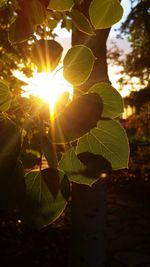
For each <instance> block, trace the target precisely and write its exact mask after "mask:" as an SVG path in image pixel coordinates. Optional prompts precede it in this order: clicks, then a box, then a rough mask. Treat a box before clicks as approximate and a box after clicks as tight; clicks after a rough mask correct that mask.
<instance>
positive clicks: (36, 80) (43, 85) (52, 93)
mask: <svg viewBox="0 0 150 267" xmlns="http://www.w3.org/2000/svg"><path fill="white" fill-rule="evenodd" d="M13 75H14V76H15V77H16V78H17V79H19V80H21V81H23V82H25V83H26V84H27V85H23V86H22V89H23V93H22V96H23V97H29V96H31V95H32V96H36V97H38V98H40V99H42V100H44V101H45V102H46V103H48V104H49V110H50V116H51V118H54V116H55V106H56V103H57V101H58V100H59V99H60V97H61V96H62V95H63V93H65V92H67V93H69V99H70V100H72V97H73V88H72V86H71V84H69V83H68V82H67V81H66V80H65V79H64V77H63V74H62V70H56V71H55V72H37V71H34V72H33V75H32V77H30V78H28V77H27V76H26V75H25V74H23V73H22V72H21V71H19V70H14V71H13Z"/></svg>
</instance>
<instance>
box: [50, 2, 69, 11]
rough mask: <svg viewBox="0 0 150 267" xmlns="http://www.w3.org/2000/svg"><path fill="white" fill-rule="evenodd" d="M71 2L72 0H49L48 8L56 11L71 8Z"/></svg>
mask: <svg viewBox="0 0 150 267" xmlns="http://www.w3.org/2000/svg"><path fill="white" fill-rule="evenodd" d="M73 4H74V1H73V0H50V3H49V5H48V8H49V9H52V10H56V11H67V10H70V9H71V8H72V6H73Z"/></svg>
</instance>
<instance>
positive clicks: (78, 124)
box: [49, 93, 103, 143]
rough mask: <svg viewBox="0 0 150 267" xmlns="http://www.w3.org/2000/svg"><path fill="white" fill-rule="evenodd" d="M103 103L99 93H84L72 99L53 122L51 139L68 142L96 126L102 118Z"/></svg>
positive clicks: (57, 141)
mask: <svg viewBox="0 0 150 267" xmlns="http://www.w3.org/2000/svg"><path fill="white" fill-rule="evenodd" d="M102 109H103V105H102V102H101V99H100V97H99V96H98V95H97V94H94V93H91V94H84V95H82V96H80V97H78V98H76V99H75V100H74V101H72V102H71V103H70V104H69V105H68V106H67V107H66V109H65V110H64V111H63V112H62V113H61V115H60V116H58V117H57V118H56V119H55V121H54V122H53V128H52V134H51V133H49V135H50V140H51V141H52V142H54V143H67V142H70V141H73V140H76V139H77V138H79V137H81V136H82V135H83V134H85V133H87V132H88V131H89V130H90V129H92V128H94V127H95V126H96V124H97V122H98V121H99V119H100V118H101V113H102Z"/></svg>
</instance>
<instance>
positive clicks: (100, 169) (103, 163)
mask: <svg viewBox="0 0 150 267" xmlns="http://www.w3.org/2000/svg"><path fill="white" fill-rule="evenodd" d="M77 157H78V158H79V160H80V161H81V162H82V163H83V164H84V165H85V166H86V169H85V170H84V171H83V172H82V174H84V175H85V176H86V177H93V178H95V179H97V178H100V177H101V175H102V174H106V173H108V172H110V171H111V170H112V167H111V164H110V163H109V161H108V160H107V159H105V158H104V157H103V156H101V155H94V154H92V153H90V152H84V153H81V154H78V155H77Z"/></svg>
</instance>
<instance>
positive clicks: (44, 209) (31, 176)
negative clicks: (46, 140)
mask: <svg viewBox="0 0 150 267" xmlns="http://www.w3.org/2000/svg"><path fill="white" fill-rule="evenodd" d="M25 182H26V194H27V195H26V201H25V207H24V216H25V218H26V219H27V220H28V222H29V223H30V224H32V225H33V226H34V227H36V228H38V229H39V228H41V227H43V226H45V225H47V224H49V223H52V222H53V221H54V220H56V219H57V218H58V217H59V216H60V214H61V213H62V212H63V210H64V209H65V206H66V201H65V199H64V198H63V196H62V194H61V192H60V191H59V193H58V194H57V197H56V199H55V200H54V198H53V196H52V194H51V192H50V190H49V188H48V185H47V184H46V182H45V181H44V179H43V177H42V176H41V173H40V172H39V171H32V172H30V173H28V174H27V175H26V176H25Z"/></svg>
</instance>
